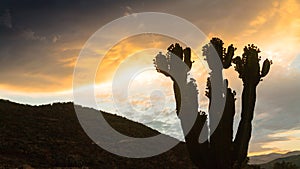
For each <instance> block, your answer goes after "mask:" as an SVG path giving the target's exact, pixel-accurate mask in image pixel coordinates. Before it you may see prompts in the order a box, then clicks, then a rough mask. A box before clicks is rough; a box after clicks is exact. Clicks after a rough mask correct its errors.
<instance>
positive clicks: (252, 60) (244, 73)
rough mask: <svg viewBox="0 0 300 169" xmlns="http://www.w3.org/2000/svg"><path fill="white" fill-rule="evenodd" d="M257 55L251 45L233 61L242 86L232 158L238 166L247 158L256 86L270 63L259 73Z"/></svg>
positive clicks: (264, 64)
mask: <svg viewBox="0 0 300 169" xmlns="http://www.w3.org/2000/svg"><path fill="white" fill-rule="evenodd" d="M259 53H260V50H259V49H258V48H257V47H256V46H254V45H253V44H252V45H248V47H245V48H244V53H243V55H242V58H240V57H236V58H234V59H233V63H235V64H236V66H235V70H236V71H237V72H238V73H239V77H240V78H241V79H242V80H243V84H244V88H243V93H242V113H241V121H240V123H239V127H238V131H237V134H236V137H235V140H234V156H235V157H236V159H235V160H236V162H237V164H238V166H239V164H241V163H242V162H243V160H245V158H246V157H247V152H248V144H249V141H250V137H251V130H252V124H251V123H252V120H253V114H254V107H255V101H256V86H257V85H258V83H259V82H260V81H261V78H262V77H265V76H266V75H267V74H268V72H269V70H270V65H271V63H272V62H271V61H269V60H268V59H266V60H265V61H264V63H263V69H262V71H260V65H259V61H260V60H261V59H260V57H259V55H258V54H259Z"/></svg>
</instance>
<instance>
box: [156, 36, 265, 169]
mask: <svg viewBox="0 0 300 169" xmlns="http://www.w3.org/2000/svg"><path fill="white" fill-rule="evenodd" d="M223 45H224V43H223V41H222V40H221V39H219V38H213V39H212V40H211V41H210V43H209V44H207V45H205V46H204V47H203V55H204V56H205V57H206V60H207V62H208V65H209V68H210V69H211V72H210V77H209V78H208V81H207V91H206V96H207V97H208V98H209V99H210V104H209V112H208V113H209V121H210V123H213V122H219V124H218V126H217V128H216V129H215V130H214V132H213V134H212V135H211V137H210V139H209V141H205V142H203V143H199V141H198V140H199V136H200V133H201V131H206V133H208V128H207V126H206V125H205V122H206V120H207V114H205V113H203V112H198V106H199V105H198V99H197V95H198V91H197V89H196V84H195V80H194V79H190V80H188V79H187V77H188V72H189V71H190V69H191V68H192V63H193V62H192V61H191V49H190V48H185V49H184V50H183V49H182V47H181V46H180V45H179V44H175V45H171V46H170V47H169V48H168V52H167V54H166V56H165V55H163V54H162V53H159V54H158V55H157V56H156V58H155V59H154V64H155V66H156V70H157V71H158V72H160V73H162V74H164V75H166V76H168V77H170V78H171V79H172V80H173V89H174V94H175V100H176V113H177V115H179V113H184V114H187V115H193V114H196V120H195V124H194V126H193V127H192V128H191V130H188V129H186V128H187V126H188V124H187V122H185V121H184V120H182V119H181V125H182V128H183V132H184V134H185V141H186V145H187V148H188V151H189V154H190V157H191V159H192V161H193V162H194V163H195V164H196V165H197V166H198V167H199V168H203V169H231V168H236V169H239V168H241V167H242V163H243V162H244V161H245V160H246V157H247V151H248V144H249V141H250V137H251V129H252V125H251V122H252V119H253V114H254V106H255V100H256V86H257V85H258V83H259V82H260V81H261V80H262V79H261V78H262V77H264V76H266V75H267V74H268V72H269V70H270V65H271V61H269V60H268V59H266V60H265V61H264V63H263V68H262V70H260V66H259V61H260V57H259V56H258V53H259V52H260V51H259V49H258V48H257V47H255V46H254V45H249V46H248V47H245V48H244V54H243V55H242V58H241V57H239V56H237V57H235V58H233V57H234V52H235V50H236V48H234V47H233V45H230V46H228V48H227V50H226V49H225V48H224V47H223ZM213 54H217V56H218V57H219V59H220V61H221V65H222V66H221V67H218V66H216V62H215V61H214V60H213V58H214V57H212V55H213ZM232 62H233V63H234V64H235V70H236V71H237V72H238V73H239V77H240V78H241V79H242V80H243V83H244V89H243V94H242V113H241V121H240V123H239V127H238V131H237V135H236V137H235V140H234V141H233V119H234V115H235V91H232V90H231V89H230V88H229V87H228V80H225V84H226V91H222V89H221V88H220V89H214V91H212V84H213V83H218V84H220V81H222V79H221V78H220V77H222V76H219V75H220V74H222V71H223V69H228V68H229V67H230V66H231V64H232ZM179 86H180V87H179ZM213 94H214V97H219V98H222V97H223V98H224V97H226V102H225V107H224V110H223V115H222V116H221V119H220V120H218V118H220V113H221V112H218V111H217V110H216V109H214V108H213V107H214V106H211V97H212V95H213ZM179 118H181V116H179Z"/></svg>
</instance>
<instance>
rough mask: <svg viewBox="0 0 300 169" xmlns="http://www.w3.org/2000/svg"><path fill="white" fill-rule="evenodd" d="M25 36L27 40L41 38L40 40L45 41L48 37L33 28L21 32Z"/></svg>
mask: <svg viewBox="0 0 300 169" xmlns="http://www.w3.org/2000/svg"><path fill="white" fill-rule="evenodd" d="M21 36H22V37H23V38H25V39H26V40H39V41H45V40H46V37H45V36H39V35H37V34H36V33H35V32H33V31H32V30H24V31H23V32H22V34H21Z"/></svg>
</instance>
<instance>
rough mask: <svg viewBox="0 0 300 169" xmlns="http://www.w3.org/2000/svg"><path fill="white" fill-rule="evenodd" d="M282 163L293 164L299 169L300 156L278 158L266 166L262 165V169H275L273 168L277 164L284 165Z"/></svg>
mask: <svg viewBox="0 0 300 169" xmlns="http://www.w3.org/2000/svg"><path fill="white" fill-rule="evenodd" d="M291 153H293V152H291ZM282 162H286V163H287V162H289V163H292V164H295V165H296V166H297V167H298V168H300V155H291V156H288V157H284V158H278V159H275V160H272V161H270V162H268V163H265V164H261V165H260V166H261V168H262V169H273V166H274V164H275V163H282Z"/></svg>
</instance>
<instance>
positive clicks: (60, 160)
mask: <svg viewBox="0 0 300 169" xmlns="http://www.w3.org/2000/svg"><path fill="white" fill-rule="evenodd" d="M103 115H104V116H105V118H106V119H107V120H108V122H109V123H110V124H111V125H112V126H113V127H114V128H115V129H117V130H118V131H120V132H121V133H124V134H126V135H129V136H135V137H149V136H154V135H157V134H159V133H158V132H157V131H155V130H152V129H150V128H148V127H146V126H144V125H142V124H139V123H136V122H132V121H130V120H127V119H125V118H122V117H119V116H116V115H111V114H108V113H103ZM25 164H26V165H29V166H32V167H33V168H54V167H78V168H82V167H88V168H158V167H159V168H194V165H193V164H192V162H191V161H190V159H189V157H188V153H187V151H186V148H185V145H184V143H181V144H179V145H177V146H176V147H174V148H173V149H172V150H169V151H168V152H166V153H164V154H161V155H159V156H155V157H150V158H146V159H129V158H124V157H120V156H117V155H114V154H111V153H109V152H107V151H105V150H103V149H101V148H100V147H98V146H97V145H95V144H94V143H93V142H92V141H91V140H90V139H89V137H88V136H87V135H86V134H85V133H84V131H83V129H82V128H81V126H80V125H79V122H78V120H77V117H76V114H75V112H74V107H73V104H72V103H55V104H53V105H43V106H29V105H21V104H16V103H12V102H9V101H4V100H0V168H16V167H21V166H24V165H25Z"/></svg>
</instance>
